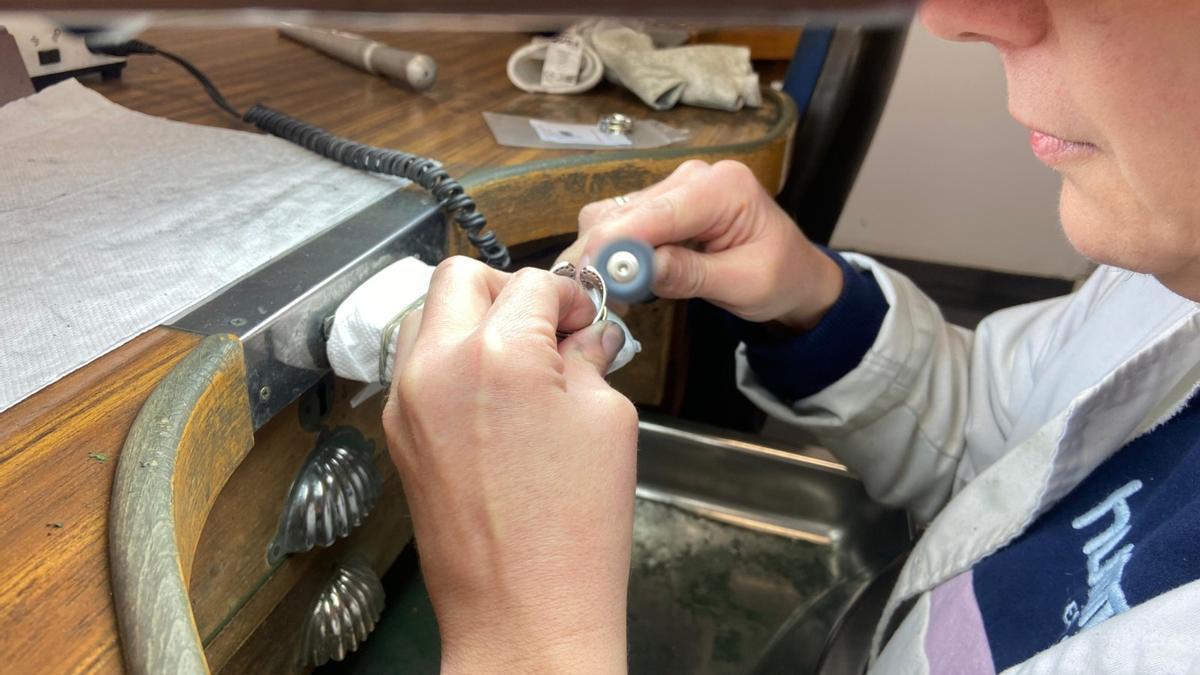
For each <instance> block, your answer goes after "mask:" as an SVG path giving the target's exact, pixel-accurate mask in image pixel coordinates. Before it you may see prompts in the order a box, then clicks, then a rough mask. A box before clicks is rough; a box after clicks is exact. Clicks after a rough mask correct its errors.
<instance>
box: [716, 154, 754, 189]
mask: <svg viewBox="0 0 1200 675" xmlns="http://www.w3.org/2000/svg"><path fill="white" fill-rule="evenodd" d="M713 171H714V172H715V173H717V174H718V175H719V176H720V177H721V179H722V180H723V181H727V182H729V183H730V184H731V185H733V186H735V187H739V188H745V187H750V186H757V185H758V177H757V176H755V175H754V172H753V171H752V170H750V167H748V166H746V165H745V164H743V163H741V162H739V161H736V160H732V159H723V160H721V161H720V162H717V163H716V164H714V165H713Z"/></svg>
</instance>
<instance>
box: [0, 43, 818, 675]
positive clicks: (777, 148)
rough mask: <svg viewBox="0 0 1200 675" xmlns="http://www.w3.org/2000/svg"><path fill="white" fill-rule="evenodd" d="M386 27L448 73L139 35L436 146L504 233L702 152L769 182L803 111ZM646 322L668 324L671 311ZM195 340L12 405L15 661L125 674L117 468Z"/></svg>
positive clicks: (144, 83)
mask: <svg viewBox="0 0 1200 675" xmlns="http://www.w3.org/2000/svg"><path fill="white" fill-rule="evenodd" d="M379 37H380V38H381V39H384V40H386V41H387V42H390V43H391V44H394V45H396V46H398V47H402V48H406V49H412V50H416V51H421V52H425V53H428V54H430V55H432V56H433V57H434V58H435V59H437V61H438V62H439V66H440V73H439V79H438V83H437V84H436V86H434V88H433V89H432V90H430V91H428V92H425V93H420V94H418V93H414V92H411V91H408V90H406V89H403V88H400V87H397V86H395V85H393V84H391V83H389V82H386V81H384V80H382V79H380V78H377V77H373V76H370V75H366V74H364V73H362V72H360V71H357V70H354V69H352V68H350V67H348V66H345V65H343V64H340V63H338V62H335V61H332V60H330V59H329V58H327V57H325V56H322V55H319V54H317V53H315V52H313V51H310V50H308V49H306V48H304V47H301V46H299V45H297V44H295V43H292V42H290V41H287V40H284V39H281V38H279V37H277V36H276V35H275V34H274V32H273V31H269V30H261V29H259V30H221V31H202V30H189V31H176V30H173V31H166V30H163V31H151V32H149V33H148V34H147V35H146V36H144V39H145V40H146V41H148V42H150V43H152V44H155V45H157V46H159V47H161V48H163V49H166V50H169V51H173V52H176V53H178V54H180V55H182V56H185V57H186V58H189V59H191V60H192V61H193V62H195V63H196V64H197V65H198V66H199V67H200V68H201V69H202V70H204V71H205V72H206V73H208V75H209V76H210V77H211V78H212V79H213V80H214V81H215V82H216V83H217V84H218V86H220V88H221V89H222V91H223V92H224V93H225V95H226V96H227V97H228V98H229V99H230V100H231V101H232V102H233V104H234V105H235V106H238V107H239V108H241V109H245V108H247V107H249V106H250V105H251V104H253V103H255V102H262V103H264V104H266V105H269V106H271V107H273V108H276V109H278V110H282V111H285V112H288V113H289V114H292V115H294V116H296V117H299V118H301V119H303V120H305V121H308V122H311V123H313V124H316V125H319V126H322V127H325V128H327V129H329V130H331V131H333V132H334V133H337V134H339V135H343V136H347V137H350V138H353V139H355V140H359V141H362V142H366V143H371V144H374V145H379V146H386V147H392V148H400V149H404V150H407V151H410V152H415V153H418V154H424V155H428V156H431V157H434V158H436V159H439V160H440V161H442V162H443V163H444V164H445V166H446V168H447V169H448V170H449V171H450V172H451V174H452V175H455V176H458V177H462V178H463V179H464V180H463V182H464V184H465V185H466V186H467V189H468V191H469V192H470V193H471V194H472V195H473V196H474V197H475V199H476V201H477V203H478V204H479V207H480V209H481V211H482V212H483V213H485V214H486V215H487V216H488V217H489V221H490V223H491V224H492V226H493V227H494V228H496V230H497V231H498V232H499V233H500V235H501V238H502V240H504V241H505V242H506V243H508V244H509V245H510V246H511V245H514V244H520V243H522V242H528V241H534V240H538V239H543V238H545V237H549V236H553V235H560V234H564V233H569V232H571V231H573V230H574V228H575V214H576V213H577V212H578V209H579V208H580V207H581V206H582V205H583V204H585V203H587V202H589V201H593V200H597V199H602V198H605V197H608V196H612V195H617V194H623V193H625V192H628V191H631V190H633V189H637V188H639V187H642V186H645V185H647V184H649V183H651V182H654V181H655V180H658V179H660V178H662V177H664V176H665V175H666V174H667V173H669V172H670V170H672V169H673V168H674V167H675V166H676V165H677V164H678V163H679V162H681V161H683V160H684V159H686V158H690V157H699V158H702V159H707V160H712V161H715V160H717V159H721V158H736V159H740V160H742V161H745V162H746V163H747V164H749V165H750V166H751V167H752V168H753V169H754V170H755V172H756V173H757V175H758V176H759V178H760V180H761V181H762V182H763V183H764V184H765V185H767V186H768V187H769V188H771V189H778V187H779V185H781V183H782V179H783V171H784V167H785V162H786V161H787V158H788V155H789V149H790V148H789V144H790V139H791V132H792V129H793V127H794V123H795V120H794V109H793V108H792V106H791V105H790V103H788V102H787V101H786V99H783V98H781V97H779V96H777V95H771V94H770V93H769V94H768V96H767V101H766V105H765V106H764V107H762V108H760V109H756V110H746V111H743V112H741V113H736V114H731V113H724V112H717V111H708V110H700V109H695V108H680V109H677V110H673V111H667V112H661V113H659V112H652V111H650V110H649V109H647V108H646V107H645V106H643V105H642V104H641V103H640V102H639V101H637V100H636V99H635V98H634V97H633V96H631V95H629V94H627V93H625V92H623V91H620V90H618V89H616V88H614V87H611V86H609V85H602V86H601V87H600V88H599V89H598V90H596V91H595V92H593V93H589V94H587V95H586V96H575V97H554V96H546V95H532V94H526V93H524V92H521V91H519V90H517V89H516V88H514V87H513V86H512V85H511V84H510V83H509V82H508V80H507V79H506V77H505V75H504V64H505V61H506V59H507V58H508V55H509V54H510V53H511V52H512V51H513V50H514V49H515V48H517V47H518V46H520V45H521V44H524V43H525V42H526V41H527V37H526V36H519V35H508V34H491V35H481V34H465V33H464V34H430V33H424V34H391V35H386V36H379ZM90 84H91V85H92V86H94V87H95V89H97V90H98V91H100V92H101V93H103V94H104V95H106V96H108V97H109V98H111V99H112V100H114V101H115V102H117V103H119V104H122V105H125V106H127V107H129V108H132V109H134V110H138V111H142V112H145V113H148V114H152V115H157V116H163V117H167V118H170V119H175V120H179V121H186V122H192V123H198V124H207V125H213V126H221V127H228V128H238V129H245V128H246V127H245V126H244V125H241V124H239V123H238V122H236V121H235V120H233V119H232V118H230V117H228V116H226V115H225V114H223V113H221V112H220V111H219V110H218V109H217V108H216V107H215V106H214V105H213V104H212V103H211V102H210V101H209V100H208V98H207V97H206V96H205V95H204V93H203V91H202V90H201V88H200V87H199V85H198V84H197V83H196V82H195V81H194V80H192V79H191V78H190V77H189V76H188V75H187V74H186V73H184V72H183V71H182V70H181V69H180V68H179V67H177V66H176V65H174V64H172V63H170V62H167V61H165V60H163V59H160V58H157V57H149V56H140V57H133V58H132V59H131V61H130V64H129V66H128V67H127V68H126V70H125V72H124V75H123V77H122V79H121V80H118V81H110V82H98V81H97V82H94V83H90ZM483 111H495V112H502V113H510V114H520V115H529V116H536V117H542V118H549V119H559V120H564V121H591V120H594V119H596V118H598V117H599V115H601V114H604V113H608V112H622V113H626V114H630V115H632V116H634V117H638V118H651V119H659V120H662V121H664V122H666V123H668V124H671V125H673V126H678V127H685V128H687V129H689V130H690V131H691V134H692V136H691V139H690V140H689V141H687V142H686V143H684V144H682V145H680V146H675V147H670V148H664V149H659V150H651V151H629V152H623V153H622V152H580V151H577V150H573V151H559V150H534V149H520V148H507V147H502V146H499V145H497V144H496V143H495V141H494V140H493V138H492V136H491V133H490V132H489V130H488V129H487V127H486V125H485V123H484V120H483V118H482V116H481V115H480V113H481V112H483ZM454 241H455V247H456V250H458V251H460V252H469V251H468V249H466V248H465V247H463V242H462V240H461V239H455V240H454ZM648 321H649V322H651V323H655V322H656V323H657V325H665V324H669V317H667V318H666V319H664V318H663V317H662V316H657V317H651V318H650V319H648ZM198 342H199V337H198V336H194V335H191V334H186V333H181V332H178V331H174V330H170V329H166V328H157V329H154V330H152V331H150V332H148V333H146V334H144V335H142V336H141V337H139V338H137V339H135V340H133V341H132V342H130V343H129V344H127V345H125V346H123V347H121V348H119V349H117V350H115V351H114V352H112V353H110V354H108V355H106V356H104V357H103V358H101V359H99V360H97V361H95V362H93V363H92V364H89V365H88V366H86V367H84V368H82V369H80V370H79V371H77V372H75V373H73V374H71V375H69V376H68V377H66V378H64V379H63V380H61V381H59V382H58V383H56V384H54V385H52V386H50V387H48V388H46V389H45V390H43V391H41V392H39V393H37V394H36V395H34V396H32V397H30V398H29V399H27V400H25V401H24V402H22V403H20V404H18V405H17V406H15V407H14V408H12V409H10V410H8V411H6V412H4V413H0V510H2V511H3V513H4V514H5V522H4V525H3V526H0V570H4V574H3V575H0V662H2V663H4V670H6V671H8V672H21V673H25V672H53V673H64V672H89V673H92V672H112V671H118V670H120V669H121V664H122V661H121V650H120V647H119V642H118V632H117V625H116V618H115V614H114V610H113V601H112V596H111V586H110V581H109V578H110V577H109V568H108V556H107V532H108V520H107V517H108V508H109V502H110V490H111V489H112V480H113V471H114V468H115V466H116V463H117V460H118V455H119V453H120V450H121V447H122V444H123V442H124V440H125V436H126V433H127V431H128V429H129V427H130V425H131V424H132V422H133V419H134V417H135V415H136V414H137V412H138V410H139V409H140V407H141V405H142V403H143V402H144V401H145V399H146V398H147V396H149V395H150V393H151V391H152V390H153V389H154V387H155V386H156V385H157V384H158V383H159V382H160V381H161V380H162V378H163V377H164V376H165V375H166V374H167V373H168V372H169V371H170V370H171V368H172V367H173V366H174V365H175V364H176V363H178V362H179V361H180V360H181V359H182V358H183V357H184V356H185V355H187V354H188V353H189V351H191V350H192V348H193V347H194V346H195V345H196V344H197V343H198ZM666 348H667V343H666V342H665V341H660V342H659V343H658V347H657V348H656V349H652V350H650V351H651V353H650V354H648V355H647V356H646V357H644V358H643V359H642V365H641V366H639V367H638V368H631V369H630V370H629V371H628V372H627V373H626V375H625V380H624V382H625V386H626V387H627V388H628V390H630V391H633V392H635V397H636V392H638V391H641V392H642V393H643V394H646V392H649V393H650V394H653V393H654V392H655V391H657V392H658V393H660V394H661V388H662V381H661V377H662V372H663V371H664V370H665V368H664V363H665V359H666ZM655 378H657V379H655ZM639 387H642V389H641V390H639V389H638V388H639ZM644 398H645V396H643V399H644ZM259 444H264V443H263V442H262V439H261V438H257V439H256V445H259ZM264 445H267V444H264Z"/></svg>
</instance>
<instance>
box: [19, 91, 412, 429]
mask: <svg viewBox="0 0 1200 675" xmlns="http://www.w3.org/2000/svg"><path fill="white" fill-rule="evenodd" d="M402 184H403V183H402V182H400V181H398V180H395V179H390V178H384V177H380V176H376V175H372V174H367V173H363V172H361V171H355V170H354V169H349V168H346V167H342V166H340V165H338V164H337V163H335V162H331V161H329V160H326V159H323V158H321V157H319V156H317V155H314V154H313V153H311V152H309V151H307V150H305V149H303V148H300V147H297V146H295V145H293V144H291V143H288V142H287V141H284V140H282V139H279V138H274V137H272V136H267V135H265V134H258V133H247V132H243V131H232V130H229V129H216V128H212V127H205V126H199V125H194V124H183V123H180V122H172V121H170V120H166V119H161V118H158V117H151V116H149V115H143V114H141V113H137V112H134V111H132V110H128V109H125V108H122V107H121V106H119V105H116V104H115V103H112V102H110V101H109V100H108V99H106V98H104V97H103V96H101V95H100V94H98V93H96V92H94V91H92V90H90V89H87V88H86V87H84V86H82V85H80V84H79V83H78V82H76V81H74V80H67V81H65V82H62V83H60V84H56V85H54V86H52V87H48V88H46V89H45V90H43V91H41V92H40V93H37V94H34V95H32V96H28V97H26V98H23V99H18V100H16V101H13V102H11V103H9V104H7V105H5V106H3V107H0V410H4V409H5V408H8V407H9V406H12V405H14V404H16V403H17V402H18V401H20V400H22V399H23V398H25V397H27V396H29V395H30V394H32V393H34V392H36V391H38V390H39V389H41V388H42V387H45V386H46V385H49V384H51V383H53V382H55V381H57V380H58V379H59V378H61V377H63V376H64V375H66V374H67V373H70V372H71V371H73V370H75V369H77V368H79V367H81V366H83V365H86V364H87V363H89V362H90V361H92V360H93V359H96V358H98V357H100V356H103V355H104V354H106V353H107V352H109V351H111V350H113V349H115V348H116V347H119V346H120V345H122V344H124V343H126V342H128V341H129V340H131V339H133V338H134V337H136V336H137V335H140V334H141V333H142V332H144V331H146V330H148V329H150V328H153V327H154V326H157V325H160V324H162V323H164V322H166V321H169V320H170V319H171V318H172V317H175V316H179V315H180V314H182V313H184V312H186V311H187V310H188V309H189V308H190V307H193V306H195V305H196V304H198V303H199V302H201V301H203V300H205V299H207V298H208V297H210V296H212V295H213V294H215V293H217V292H219V291H221V290H222V289H224V288H225V287H227V286H228V285H229V284H232V283H233V282H235V281H237V280H238V279H240V278H242V277H243V276H245V275H246V274H249V273H250V272H252V271H254V270H255V269H256V268H258V267H260V266H261V265H263V264H265V263H267V262H269V261H270V260H271V259H272V258H274V257H276V256H278V255H281V254H283V253H286V252H287V251H289V250H291V249H293V248H294V247H296V246H297V245H299V244H301V243H303V242H304V241H307V240H308V239H310V238H311V237H313V236H314V235H317V234H319V233H321V232H323V231H325V230H326V229H328V228H330V227H332V226H333V225H336V224H337V223H339V222H341V221H342V220H344V219H346V218H347V217H349V216H351V215H353V214H354V213H356V212H358V211H361V210H362V209H364V208H366V207H367V206H369V205H370V204H372V203H373V202H375V201H377V200H378V199H380V198H382V197H383V196H384V195H386V194H388V193H391V192H393V191H394V190H396V189H397V188H398V187H399V186H400V185H402Z"/></svg>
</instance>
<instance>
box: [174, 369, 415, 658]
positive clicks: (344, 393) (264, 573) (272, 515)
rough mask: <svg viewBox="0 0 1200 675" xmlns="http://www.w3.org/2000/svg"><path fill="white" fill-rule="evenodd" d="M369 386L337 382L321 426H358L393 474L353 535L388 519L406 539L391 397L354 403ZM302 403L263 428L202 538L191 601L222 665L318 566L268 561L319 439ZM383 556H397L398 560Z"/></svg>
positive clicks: (385, 471) (305, 558) (305, 559)
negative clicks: (387, 413) (387, 418)
mask: <svg viewBox="0 0 1200 675" xmlns="http://www.w3.org/2000/svg"><path fill="white" fill-rule="evenodd" d="M361 387H362V385H361V384H359V383H355V382H347V381H345V380H337V381H336V383H335V386H334V387H333V392H332V397H331V401H330V409H329V411H328V413H327V417H325V418H324V419H323V420H322V422H321V426H322V428H324V429H333V428H338V427H344V426H353V427H354V428H356V429H358V430H359V431H360V432H362V434H363V435H364V436H365V437H366V438H367V439H368V440H369V441H370V442H371V443H373V444H374V450H375V454H376V464H377V465H378V467H379V469H380V474H381V475H382V476H384V477H385V480H384V487H385V489H384V494H383V496H382V497H381V498H380V500H379V502H378V503H377V504H376V506H375V508H374V509H373V510H372V513H371V515H370V516H368V518H367V519H366V521H365V522H364V523H363V525H362V526H360V528H358V529H357V530H356V531H355V532H354V533H353V534H352V535H351V537H352V538H355V539H357V538H358V532H359V530H361V529H363V528H365V527H367V525H368V524H370V523H374V522H375V521H379V520H385V521H387V522H388V523H389V524H390V525H389V527H391V528H392V529H391V536H392V537H394V538H396V539H399V540H401V545H403V542H405V541H407V539H408V533H409V532H411V527H409V526H408V520H407V513H408V510H407V509H406V508H405V506H404V500H403V498H402V496H401V494H400V487H399V481H398V480H397V479H396V477H395V470H394V468H393V467H392V465H391V462H390V461H389V460H388V457H387V450H386V448H387V442H386V440H385V438H384V434H383V426H382V423H381V420H382V416H383V400H382V397H381V396H376V397H373V398H371V399H370V400H368V401H366V402H364V403H363V404H362V405H360V406H359V407H357V408H351V407H350V397H351V396H352V395H353V393H354V392H355V391H357V390H358V389H359V388H361ZM300 409H301V403H300V402H296V403H293V404H292V405H290V406H288V407H287V408H285V409H284V410H282V411H281V412H280V413H279V414H277V415H276V416H275V417H273V418H272V419H271V420H270V421H269V422H267V424H266V425H265V426H263V427H262V428H261V429H259V430H258V432H257V433H256V434H255V437H256V440H255V445H254V449H253V450H252V451H251V452H250V454H249V455H248V456H247V457H246V459H245V460H244V461H243V462H242V463H241V465H240V466H238V468H237V470H236V471H235V472H234V474H233V476H231V477H230V479H229V481H228V482H227V483H226V485H225V487H224V489H222V491H221V494H220V496H219V497H218V498H217V501H216V504H215V505H214V507H213V509H212V511H211V513H210V514H209V517H208V520H207V522H206V523H205V525H204V531H203V533H202V534H201V536H200V543H199V546H198V547H197V554H196V560H195V566H194V567H193V570H194V573H193V575H192V578H191V582H190V587H191V601H192V607H193V609H194V612H195V616H196V625H197V627H198V628H199V632H200V636H201V640H202V641H203V642H204V645H205V651H206V654H207V656H208V659H209V665H210V667H211V668H212V669H213V670H214V671H216V670H220V669H221V668H222V667H223V666H224V664H225V663H226V662H227V661H228V660H229V659H230V658H231V657H232V656H233V653H234V651H235V650H237V649H238V648H239V647H240V646H241V645H242V643H243V642H244V641H245V640H246V639H247V637H248V636H249V635H250V633H251V632H252V631H253V630H254V629H255V628H256V627H257V626H258V625H259V624H261V623H262V621H263V619H264V618H265V617H266V616H267V614H269V613H270V612H271V611H272V610H273V609H274V608H275V605H276V604H277V603H279V602H280V600H281V599H282V598H283V596H284V595H285V594H286V593H287V591H288V589H289V588H290V587H291V586H292V585H293V584H294V583H296V581H297V580H298V579H299V578H300V577H301V576H302V575H303V574H304V572H305V571H306V570H307V569H308V567H309V566H310V565H311V564H312V559H311V558H312V556H311V555H309V553H303V554H298V555H294V556H291V557H289V558H287V559H286V560H284V561H283V562H282V563H280V564H279V565H276V566H271V565H270V564H268V562H267V555H266V552H267V547H268V546H269V545H270V543H271V541H272V540H273V539H274V537H275V533H276V526H277V525H278V522H279V517H280V513H281V511H282V509H283V504H284V503H285V501H286V499H287V496H288V489H289V487H290V486H291V483H292V480H293V479H294V478H295V476H296V475H297V473H298V472H299V470H300V467H301V465H302V464H303V463H304V460H305V458H307V457H308V455H309V453H310V452H311V451H312V450H313V448H315V447H316V445H317V443H318V440H319V433H318V432H317V431H316V430H315V429H314V430H312V431H308V430H305V429H304V428H303V426H302V425H301V422H300ZM310 426H311V425H310ZM380 560H381V562H383V563H384V564H390V562H391V559H390V558H388V559H386V561H385V560H383V559H382V558H381V559H380Z"/></svg>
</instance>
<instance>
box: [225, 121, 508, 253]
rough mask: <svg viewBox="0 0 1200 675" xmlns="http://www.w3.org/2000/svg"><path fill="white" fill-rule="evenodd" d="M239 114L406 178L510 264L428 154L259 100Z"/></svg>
mask: <svg viewBox="0 0 1200 675" xmlns="http://www.w3.org/2000/svg"><path fill="white" fill-rule="evenodd" d="M242 119H243V120H245V121H247V122H249V123H250V124H253V125H254V126H256V127H258V128H259V129H262V130H263V131H265V132H267V133H269V134H271V135H272V136H278V137H280V138H283V139H285V140H288V141H291V142H292V143H295V144H296V145H299V146H300V147H302V148H306V149H308V150H311V151H312V152H315V153H317V154H318V155H321V156H322V157H325V158H327V159H332V160H333V161H335V162H338V163H339V164H344V165H346V166H349V167H352V168H355V169H359V170H362V171H370V172H372V173H381V174H386V175H388V176H399V177H400V178H407V179H408V180H411V181H412V182H414V183H416V184H417V185H420V186H421V187H423V188H425V189H426V190H428V191H429V192H430V193H431V194H433V196H434V198H435V199H437V200H438V201H439V202H441V203H442V208H444V209H446V212H447V213H448V214H449V215H450V217H451V218H452V219H453V220H454V222H455V223H457V224H458V226H459V227H461V228H462V229H463V231H465V232H466V233H467V239H468V240H469V241H470V242H471V244H472V245H473V246H474V247H475V248H477V249H479V253H480V254H481V255H482V256H483V259H484V260H485V261H486V262H487V263H488V264H489V265H491V266H492V267H497V268H500V269H505V268H507V267H508V266H509V265H510V264H511V263H512V260H511V258H510V256H509V254H508V249H507V248H505V247H504V245H503V244H501V243H500V241H499V239H498V238H497V237H496V233H495V232H492V231H490V230H487V229H486V228H487V219H486V218H484V217H483V214H482V213H480V212H479V210H478V209H477V208H476V206H475V200H473V199H471V198H470V197H468V196H467V194H466V192H465V191H464V190H463V187H462V185H460V184H459V182H458V181H457V180H454V179H453V178H451V177H450V174H448V173H446V170H445V169H443V168H442V167H441V165H440V164H438V163H437V162H435V161H433V160H432V159H429V158H428V157H421V156H419V155H414V154H412V153H410V152H403V151H400V150H387V149H384V148H377V147H374V146H371V145H366V144H364V143H358V142H355V141H352V140H350V139H348V138H342V137H340V136H335V135H334V134H332V133H330V132H328V131H326V130H325V129H322V128H320V127H317V126H314V125H312V124H309V123H307V122H302V121H300V120H298V119H296V118H294V117H291V116H290V115H286V114H284V113H281V112H279V111H278V110H272V109H271V108H268V107H266V106H263V105H261V104H255V105H254V106H253V107H252V108H250V109H249V110H247V111H246V114H245V115H243V116H242Z"/></svg>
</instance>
